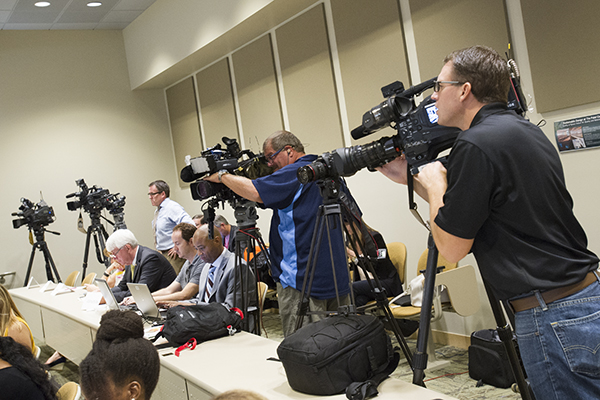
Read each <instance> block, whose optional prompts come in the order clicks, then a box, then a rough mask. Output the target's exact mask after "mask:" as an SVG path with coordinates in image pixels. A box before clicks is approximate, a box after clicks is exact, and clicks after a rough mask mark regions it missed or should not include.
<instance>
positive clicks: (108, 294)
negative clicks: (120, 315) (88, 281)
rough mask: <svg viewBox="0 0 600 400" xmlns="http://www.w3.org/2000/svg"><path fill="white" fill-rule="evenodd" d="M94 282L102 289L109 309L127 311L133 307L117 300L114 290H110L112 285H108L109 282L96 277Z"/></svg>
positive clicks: (101, 291)
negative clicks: (121, 303)
mask: <svg viewBox="0 0 600 400" xmlns="http://www.w3.org/2000/svg"><path fill="white" fill-rule="evenodd" d="M94 283H95V284H96V286H98V288H99V289H100V293H102V297H104V300H105V301H106V305H107V306H108V309H109V310H121V311H125V310H131V309H132V307H130V306H121V305H119V302H118V301H117V299H115V295H114V293H113V292H112V290H110V287H108V283H106V281H105V280H104V279H101V278H96V279H94Z"/></svg>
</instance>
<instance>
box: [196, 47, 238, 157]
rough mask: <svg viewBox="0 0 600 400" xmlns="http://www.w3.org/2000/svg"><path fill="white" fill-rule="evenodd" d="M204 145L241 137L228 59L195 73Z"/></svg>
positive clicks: (207, 145)
mask: <svg viewBox="0 0 600 400" xmlns="http://www.w3.org/2000/svg"><path fill="white" fill-rule="evenodd" d="M196 82H197V89H198V94H197V95H198V99H199V102H200V113H201V115H202V127H203V129H204V139H205V140H206V143H204V147H205V148H206V147H213V146H215V145H216V144H217V143H222V141H221V138H222V137H223V136H227V137H228V138H230V139H237V140H239V134H238V128H237V119H236V115H235V107H234V104H233V92H232V89H231V78H230V74H229V60H228V59H227V58H224V59H222V60H221V61H219V62H217V63H215V64H213V65H211V66H210V67H208V68H206V69H204V70H202V71H200V72H198V73H197V74H196Z"/></svg>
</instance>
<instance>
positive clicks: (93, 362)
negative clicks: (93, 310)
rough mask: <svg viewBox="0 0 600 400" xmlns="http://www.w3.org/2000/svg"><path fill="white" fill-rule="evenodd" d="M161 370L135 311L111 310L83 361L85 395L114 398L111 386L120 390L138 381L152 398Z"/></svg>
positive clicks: (153, 349)
mask: <svg viewBox="0 0 600 400" xmlns="http://www.w3.org/2000/svg"><path fill="white" fill-rule="evenodd" d="M159 370H160V361H159V358H158V353H157V351H156V349H155V348H154V346H153V345H152V343H150V341H148V340H146V339H144V325H143V322H142V319H141V317H140V316H138V315H137V314H136V313H135V312H133V311H118V310H113V311H109V312H107V313H106V314H104V315H103V316H102V319H101V320H100V328H99V329H98V332H97V334H96V341H95V342H94V346H93V348H92V351H90V353H89V354H88V355H87V357H86V358H85V359H84V360H83V361H82V362H81V365H80V366H79V373H80V376H81V387H82V390H83V393H84V394H85V395H86V396H87V397H91V398H98V399H104V398H110V394H109V393H107V388H108V387H111V385H110V383H112V385H113V386H114V387H116V388H117V389H119V388H123V387H125V386H126V385H128V384H129V383H131V382H133V381H136V382H138V383H139V384H140V385H141V387H142V388H143V393H144V394H145V398H148V399H149V398H150V396H151V394H152V392H153V391H154V388H155V387H156V383H157V382H158V374H159Z"/></svg>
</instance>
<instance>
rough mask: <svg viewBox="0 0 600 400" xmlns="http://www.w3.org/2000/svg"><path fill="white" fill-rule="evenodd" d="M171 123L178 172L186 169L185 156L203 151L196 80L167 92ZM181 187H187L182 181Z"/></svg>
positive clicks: (184, 81)
mask: <svg viewBox="0 0 600 400" xmlns="http://www.w3.org/2000/svg"><path fill="white" fill-rule="evenodd" d="M166 93H167V107H168V109H169V123H170V124H171V135H172V137H173V147H174V150H175V163H176V165H177V171H178V173H179V171H181V170H182V169H183V167H185V156H186V155H188V154H189V155H191V156H192V157H196V156H198V155H199V154H200V152H201V151H202V139H201V138H200V125H199V124H198V110H197V108H196V94H195V90H194V80H193V79H192V78H191V77H189V78H187V79H185V80H183V81H181V82H179V83H178V84H177V85H174V86H172V87H170V88H168V89H167V90H166ZM179 184H180V185H186V184H185V183H184V182H183V181H182V180H181V179H180V180H179Z"/></svg>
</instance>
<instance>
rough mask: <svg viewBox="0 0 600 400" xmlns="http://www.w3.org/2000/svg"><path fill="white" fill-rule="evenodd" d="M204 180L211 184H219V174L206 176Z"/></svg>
mask: <svg viewBox="0 0 600 400" xmlns="http://www.w3.org/2000/svg"><path fill="white" fill-rule="evenodd" d="M202 179H204V180H205V181H209V182H214V183H219V173H218V172H215V173H214V174H212V175H208V176H205V177H204V178H202Z"/></svg>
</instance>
